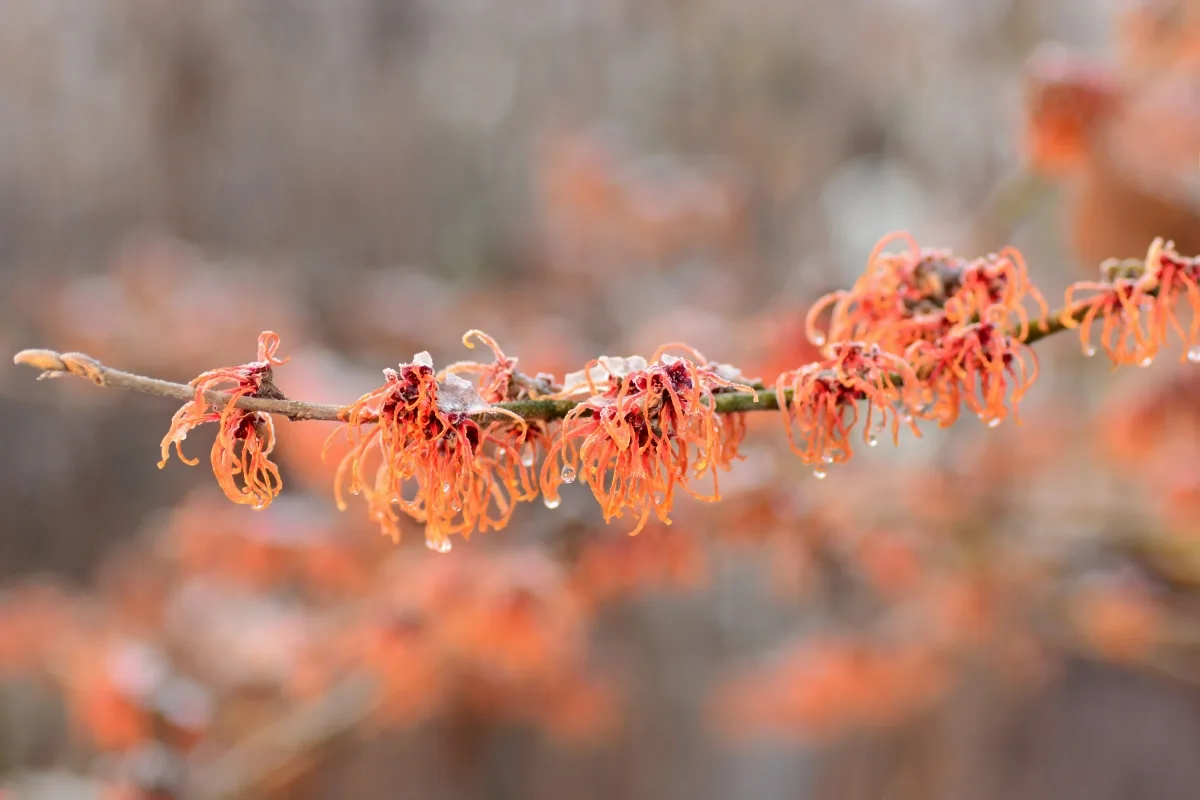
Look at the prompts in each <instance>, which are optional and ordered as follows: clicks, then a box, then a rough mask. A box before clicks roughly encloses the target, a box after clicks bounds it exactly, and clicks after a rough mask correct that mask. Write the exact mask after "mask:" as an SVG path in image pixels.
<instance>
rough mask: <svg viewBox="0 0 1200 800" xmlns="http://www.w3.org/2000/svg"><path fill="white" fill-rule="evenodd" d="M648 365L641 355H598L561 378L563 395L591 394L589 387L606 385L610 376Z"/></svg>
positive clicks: (617, 375)
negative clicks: (592, 360) (579, 368)
mask: <svg viewBox="0 0 1200 800" xmlns="http://www.w3.org/2000/svg"><path fill="white" fill-rule="evenodd" d="M647 367H649V364H648V363H647V362H646V359H645V358H643V357H641V356H600V357H599V358H598V359H596V360H595V361H594V362H592V363H591V364H589V365H588V367H587V368H586V369H581V370H577V371H575V372H570V373H568V374H567V375H566V377H564V378H563V395H564V396H570V395H575V394H591V387H592V386H595V387H597V388H601V387H607V385H608V382H609V379H610V378H617V379H622V378H624V377H625V376H627V375H629V374H630V373H633V372H639V371H642V370H645V369H646V368H647Z"/></svg>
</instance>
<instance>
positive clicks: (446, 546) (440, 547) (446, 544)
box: [425, 539, 454, 553]
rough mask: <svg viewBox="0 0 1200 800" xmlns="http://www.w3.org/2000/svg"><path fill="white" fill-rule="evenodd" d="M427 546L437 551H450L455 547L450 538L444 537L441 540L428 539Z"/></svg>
mask: <svg viewBox="0 0 1200 800" xmlns="http://www.w3.org/2000/svg"><path fill="white" fill-rule="evenodd" d="M425 546H426V547H428V548H429V549H430V550H433V551H434V552H436V553H449V552H450V551H451V550H453V549H454V545H453V544H451V542H450V540H449V539H442V540H441V541H440V542H439V541H437V540H436V539H426V540H425Z"/></svg>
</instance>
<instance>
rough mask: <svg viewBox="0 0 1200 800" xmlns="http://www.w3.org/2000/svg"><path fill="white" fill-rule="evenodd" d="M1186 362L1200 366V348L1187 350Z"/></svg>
mask: <svg viewBox="0 0 1200 800" xmlns="http://www.w3.org/2000/svg"><path fill="white" fill-rule="evenodd" d="M1187 360H1188V361H1190V362H1192V363H1193V364H1200V347H1191V348H1188V351H1187Z"/></svg>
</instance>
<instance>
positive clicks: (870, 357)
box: [775, 342, 920, 478]
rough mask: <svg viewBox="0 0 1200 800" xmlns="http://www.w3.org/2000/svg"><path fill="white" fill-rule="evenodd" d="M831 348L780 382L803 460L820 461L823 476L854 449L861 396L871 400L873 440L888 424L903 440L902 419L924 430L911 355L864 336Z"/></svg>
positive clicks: (868, 424)
mask: <svg viewBox="0 0 1200 800" xmlns="http://www.w3.org/2000/svg"><path fill="white" fill-rule="evenodd" d="M829 350H830V353H831V357H830V358H828V359H825V360H824V361H816V362H814V363H812V364H808V365H807V366H804V367H801V368H800V369H796V370H791V371H789V372H785V373H783V374H782V375H780V376H779V378H778V380H776V382H775V384H776V392H777V393H778V397H779V407H780V410H781V411H782V413H783V419H784V424H785V425H786V426H787V433H788V443H789V444H790V445H791V447H792V450H793V451H794V452H795V453H796V454H797V455H798V456H800V458H801V459H803V460H804V463H806V464H813V465H815V467H814V469H813V474H814V475H815V476H816V477H818V478H824V477H825V475H826V472H825V469H826V466H827V465H830V464H836V463H841V462H844V461H846V460H847V459H849V458H850V456H851V455H852V454H853V447H852V446H851V443H850V435H851V432H852V430H853V428H854V426H855V425H856V424H858V421H859V419H860V417H861V414H862V412H861V411H860V410H859V402H860V401H866V420H865V424H864V425H863V440H864V441H865V442H866V443H867V444H868V445H869V446H872V447H874V446H875V444H876V442H877V441H878V439H877V436H878V434H880V433H883V432H885V431H887V430H888V429H889V428H890V430H891V433H892V439H893V441H896V442H899V437H900V424H901V422H904V423H906V424H908V425H909V427H910V428H911V429H912V431H913V432H914V433H916V434H917V435H918V436H919V435H920V431H918V430H917V428H916V425H915V424H914V423H913V420H912V414H911V413H910V410H909V409H912V408H914V407H915V406H916V404H917V400H918V398H919V391H920V384H919V381H918V380H917V375H916V373H915V372H914V371H913V368H912V367H911V366H910V365H909V364H908V362H907V361H905V360H904V359H903V358H901V357H899V356H897V355H894V354H892V353H888V352H885V351H884V350H883V349H882V348H881V347H880V346H879V345H877V344H865V343H863V342H835V343H834V344H832V345H830V346H829ZM876 414H878V421H876Z"/></svg>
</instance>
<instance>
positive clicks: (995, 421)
mask: <svg viewBox="0 0 1200 800" xmlns="http://www.w3.org/2000/svg"><path fill="white" fill-rule="evenodd" d="M1003 421H1004V420H1002V419H1000V418H999V417H993V418H992V420H991V421H990V422H988V424H987V426H988V427H989V428H995V427H996V426H997V425H999V424H1000V423H1001V422H1003Z"/></svg>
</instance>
